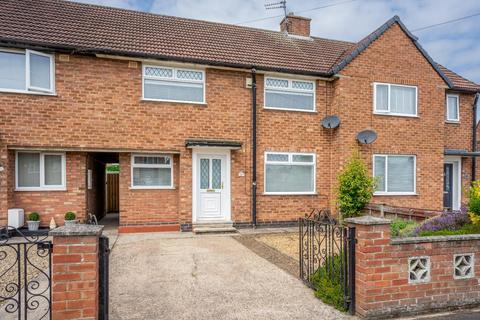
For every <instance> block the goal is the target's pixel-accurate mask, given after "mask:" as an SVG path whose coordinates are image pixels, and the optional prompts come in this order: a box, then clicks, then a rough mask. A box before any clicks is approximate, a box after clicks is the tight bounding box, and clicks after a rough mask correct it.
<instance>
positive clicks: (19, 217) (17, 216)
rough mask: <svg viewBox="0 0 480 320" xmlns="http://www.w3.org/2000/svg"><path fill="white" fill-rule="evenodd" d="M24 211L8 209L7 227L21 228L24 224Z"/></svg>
mask: <svg viewBox="0 0 480 320" xmlns="http://www.w3.org/2000/svg"><path fill="white" fill-rule="evenodd" d="M24 215H25V213H24V211H23V209H19V208H14V209H8V226H9V227H14V228H21V227H23V224H24V221H23V220H24Z"/></svg>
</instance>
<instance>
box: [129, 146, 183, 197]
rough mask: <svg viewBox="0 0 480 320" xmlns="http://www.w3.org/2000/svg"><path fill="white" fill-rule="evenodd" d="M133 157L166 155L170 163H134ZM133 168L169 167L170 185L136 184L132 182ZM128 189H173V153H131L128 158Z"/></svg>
mask: <svg viewBox="0 0 480 320" xmlns="http://www.w3.org/2000/svg"><path fill="white" fill-rule="evenodd" d="M135 157H147V158H156V157H166V158H169V159H170V164H136V163H135ZM134 168H169V169H170V185H169V186H136V185H134V184H133V169H134ZM130 189H136V190H141V189H154V190H162V189H174V182H173V155H172V154H144V153H143V154H142V153H136V154H132V156H131V159H130Z"/></svg>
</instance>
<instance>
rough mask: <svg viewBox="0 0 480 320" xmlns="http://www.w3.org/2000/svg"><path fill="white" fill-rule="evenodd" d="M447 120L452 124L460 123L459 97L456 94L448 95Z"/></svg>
mask: <svg viewBox="0 0 480 320" xmlns="http://www.w3.org/2000/svg"><path fill="white" fill-rule="evenodd" d="M446 119H447V121H452V122H458V121H460V111H459V97H458V95H456V94H447V110H446Z"/></svg>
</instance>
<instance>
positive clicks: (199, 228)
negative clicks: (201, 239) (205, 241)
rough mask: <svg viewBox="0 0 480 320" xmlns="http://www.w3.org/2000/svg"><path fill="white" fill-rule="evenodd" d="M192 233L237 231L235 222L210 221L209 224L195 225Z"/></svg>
mask: <svg viewBox="0 0 480 320" xmlns="http://www.w3.org/2000/svg"><path fill="white" fill-rule="evenodd" d="M192 231H193V233H195V234H208V233H236V232H237V229H236V228H234V227H233V222H225V221H209V222H207V223H194V224H193V225H192Z"/></svg>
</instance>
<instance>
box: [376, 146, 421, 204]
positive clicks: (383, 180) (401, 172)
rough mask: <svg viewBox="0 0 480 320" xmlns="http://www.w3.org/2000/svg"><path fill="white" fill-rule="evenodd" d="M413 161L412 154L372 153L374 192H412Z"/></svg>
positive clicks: (399, 193) (413, 185) (413, 177)
mask: <svg viewBox="0 0 480 320" xmlns="http://www.w3.org/2000/svg"><path fill="white" fill-rule="evenodd" d="M415 162H416V158H415V156H413V155H374V156H373V175H374V176H375V178H376V190H375V194H376V195H381V194H388V195H395V194H397V195H403V194H414V193H415V166H416V163H415Z"/></svg>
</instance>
